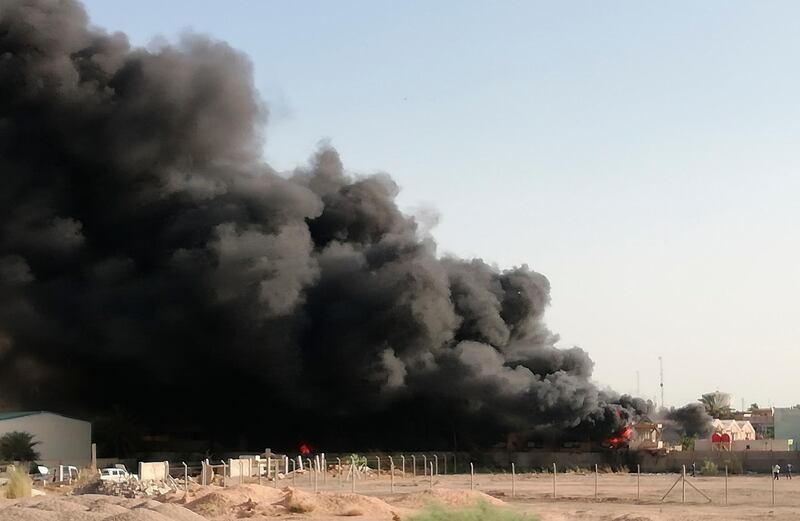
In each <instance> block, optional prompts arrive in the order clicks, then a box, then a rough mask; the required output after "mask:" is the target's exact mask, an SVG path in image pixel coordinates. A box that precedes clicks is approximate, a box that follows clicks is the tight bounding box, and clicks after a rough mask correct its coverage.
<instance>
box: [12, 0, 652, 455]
mask: <svg viewBox="0 0 800 521" xmlns="http://www.w3.org/2000/svg"><path fill="white" fill-rule="evenodd" d="M251 68H252V67H251V64H250V62H249V61H248V59H247V58H246V57H245V56H243V55H242V54H240V53H238V52H236V51H235V50H233V49H231V48H230V47H229V46H228V45H226V44H225V43H222V42H218V41H214V40H211V39H209V38H206V37H203V36H196V35H188V36H184V37H182V38H181V40H180V41H179V42H178V43H177V44H174V45H163V46H161V47H158V48H152V49H147V50H145V49H138V48H132V47H131V46H130V45H129V43H128V41H127V39H126V37H125V36H124V35H122V34H119V33H116V34H107V33H104V32H100V31H99V30H96V29H92V28H89V26H88V21H87V17H86V13H85V12H84V10H83V8H82V6H81V5H79V4H78V3H76V2H74V1H69V0H66V1H56V0H51V1H48V0H5V1H3V2H2V3H0V186H2V189H0V393H1V395H0V396H2V398H0V402H2V403H0V405H4V406H5V407H26V408H45V409H54V410H58V411H63V412H67V413H73V414H81V415H89V416H102V415H107V414H109V412H110V411H115V410H116V411H127V412H128V413H130V414H132V415H135V416H136V421H137V422H139V423H140V424H141V425H143V426H144V428H146V429H147V430H149V431H150V432H172V433H173V434H175V435H176V436H189V435H192V436H198V437H200V438H202V439H209V438H212V439H217V440H220V439H233V440H239V439H242V438H239V436H240V435H243V436H244V437H245V438H244V439H245V440H246V441H247V442H249V443H251V445H252V444H255V445H256V446H260V445H269V444H270V443H272V444H273V446H277V445H278V444H279V443H287V444H288V443H294V442H295V441H297V440H298V439H299V438H300V437H304V438H306V439H308V440H309V441H312V442H318V443H327V444H329V446H337V445H338V446H342V447H344V446H350V447H355V446H371V447H380V446H389V445H393V446H403V445H404V446H417V447H432V446H435V445H439V446H442V445H448V446H452V445H453V444H462V446H463V445H469V444H477V443H487V442H496V441H501V440H502V439H503V438H504V435H505V434H506V433H508V432H512V431H530V430H531V429H534V428H543V429H555V430H558V431H559V432H566V433H570V434H569V435H574V436H581V437H589V438H602V437H605V436H608V435H611V434H613V433H615V432H616V431H618V430H619V428H620V426H621V425H622V424H624V423H625V422H627V421H628V420H629V419H630V418H631V417H632V416H633V415H635V414H637V412H638V411H640V410H642V408H643V407H644V404H643V402H641V401H637V400H632V399H629V398H626V397H619V396H616V395H613V394H612V393H609V392H605V391H601V390H599V389H598V388H597V387H596V386H595V385H594V384H593V383H592V382H591V381H590V377H591V374H592V365H593V364H592V361H591V360H590V359H589V357H588V356H587V354H586V353H585V352H584V351H582V350H581V349H578V348H573V349H566V350H561V349H556V348H555V347H554V345H555V343H556V341H557V337H556V336H555V335H554V334H552V333H551V332H550V331H549V330H548V329H547V328H546V327H545V324H544V321H543V316H544V311H545V308H546V307H547V305H548V303H549V301H550V286H549V283H548V281H547V279H546V278H545V277H544V276H543V275H540V274H539V273H536V272H535V271H532V270H531V269H529V268H528V267H527V266H521V267H517V268H513V269H509V270H504V271H501V270H498V269H497V268H494V267H492V266H490V265H488V264H486V263H485V262H483V261H482V260H478V259H474V260H462V259H455V258H445V259H441V258H439V257H437V255H436V245H435V244H434V243H433V241H432V240H431V239H430V238H428V237H426V236H425V234H423V233H421V232H420V230H419V229H418V225H417V223H416V222H415V220H414V218H413V217H409V216H407V215H404V214H403V213H401V212H400V211H399V210H398V208H397V205H396V203H395V196H396V195H397V192H398V187H397V185H396V184H395V183H394V181H393V180H392V179H391V178H389V177H388V176H385V175H373V176H366V177H354V176H352V175H348V174H347V173H345V170H344V168H343V166H342V163H341V161H340V159H339V156H338V154H337V153H336V151H335V150H333V149H331V148H329V147H322V148H321V149H320V150H319V152H318V153H317V154H316V155H315V156H314V157H313V158H312V159H311V161H310V162H309V164H308V166H307V167H305V168H301V169H298V170H297V171H296V172H294V173H292V174H291V175H280V174H278V173H276V172H275V171H274V170H272V169H271V168H270V167H269V166H268V165H266V164H264V163H263V162H262V161H261V159H260V158H261V155H262V153H261V152H262V151H261V148H260V147H261V143H262V142H263V135H262V130H263V124H264V123H265V121H266V119H267V111H266V108H265V107H264V106H263V104H262V103H261V101H260V99H259V97H258V95H257V93H256V91H255V89H254V87H253V81H252V71H251ZM227 412H233V413H237V414H240V415H239V416H237V418H239V419H240V421H236V422H218V419H220V418H223V417H224V415H225V414H226V413H227ZM231 431H234V432H231Z"/></svg>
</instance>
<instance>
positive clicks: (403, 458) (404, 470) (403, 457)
mask: <svg viewBox="0 0 800 521" xmlns="http://www.w3.org/2000/svg"><path fill="white" fill-rule="evenodd" d="M400 464H401V465H402V467H403V469H402V473H403V477H406V457H405V456H404V455H403V454H400Z"/></svg>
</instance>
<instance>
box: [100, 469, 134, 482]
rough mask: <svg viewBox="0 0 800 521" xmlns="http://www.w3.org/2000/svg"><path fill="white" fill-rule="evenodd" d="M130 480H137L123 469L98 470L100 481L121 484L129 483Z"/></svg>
mask: <svg viewBox="0 0 800 521" xmlns="http://www.w3.org/2000/svg"><path fill="white" fill-rule="evenodd" d="M131 479H137V476H136V475H135V474H131V473H130V472H128V471H127V470H125V469H121V468H117V467H109V468H105V469H102V470H100V480H101V481H113V482H115V483H121V482H123V481H129V480H131Z"/></svg>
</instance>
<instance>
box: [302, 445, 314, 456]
mask: <svg viewBox="0 0 800 521" xmlns="http://www.w3.org/2000/svg"><path fill="white" fill-rule="evenodd" d="M300 454H301V455H303V456H308V455H309V454H311V445H308V444H307V443H301V444H300Z"/></svg>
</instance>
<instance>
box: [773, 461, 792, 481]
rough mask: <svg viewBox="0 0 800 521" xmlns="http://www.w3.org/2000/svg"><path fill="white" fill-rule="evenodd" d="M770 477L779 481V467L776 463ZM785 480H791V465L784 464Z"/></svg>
mask: <svg viewBox="0 0 800 521" xmlns="http://www.w3.org/2000/svg"><path fill="white" fill-rule="evenodd" d="M772 477H773V478H774V479H781V466H780V465H778V464H777V463H776V464H775V465H773V466H772ZM786 478H787V479H792V464H791V463H787V464H786Z"/></svg>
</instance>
